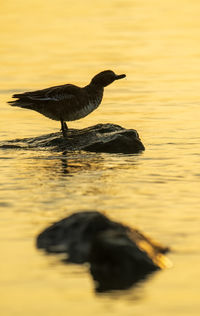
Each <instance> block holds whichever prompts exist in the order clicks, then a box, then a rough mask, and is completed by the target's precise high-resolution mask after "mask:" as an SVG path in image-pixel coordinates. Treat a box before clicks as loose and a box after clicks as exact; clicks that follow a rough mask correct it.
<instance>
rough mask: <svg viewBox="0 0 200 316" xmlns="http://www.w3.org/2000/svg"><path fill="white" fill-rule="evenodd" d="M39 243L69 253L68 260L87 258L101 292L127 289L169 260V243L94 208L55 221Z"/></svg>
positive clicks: (38, 240)
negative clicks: (154, 238)
mask: <svg viewBox="0 0 200 316" xmlns="http://www.w3.org/2000/svg"><path fill="white" fill-rule="evenodd" d="M36 245H37V248H39V249H44V250H45V251H46V252H48V253H64V254H66V260H64V261H65V262H66V263H67V262H71V263H79V264H81V263H85V262H88V263H89V264H90V272H91V275H92V277H93V279H94V280H95V282H96V285H97V286H96V291H98V292H104V291H109V290H119V289H127V288H129V287H131V286H133V285H134V284H136V283H137V282H138V281H140V280H143V279H145V278H146V277H147V276H148V275H149V274H150V273H152V272H154V271H156V270H159V269H163V268H165V267H167V266H168V264H169V261H168V259H167V258H166V257H165V255H164V254H165V253H166V252H167V251H168V250H169V249H168V248H167V247H163V246H162V245H160V244H159V243H157V242H155V241H152V240H151V239H150V238H149V237H147V236H145V235H144V234H142V233H141V232H140V231H138V230H137V229H133V228H130V227H128V226H125V225H123V224H120V223H117V222H114V221H111V220H110V219H109V218H107V217H106V216H105V215H103V214H102V213H99V212H95V211H94V212H92V211H90V212H78V213H74V214H72V215H71V216H69V217H66V218H64V219H62V220H61V221H58V222H56V223H54V224H53V225H51V226H50V227H48V228H46V229H45V230H44V231H43V232H42V233H40V234H39V236H38V237H37V242H36Z"/></svg>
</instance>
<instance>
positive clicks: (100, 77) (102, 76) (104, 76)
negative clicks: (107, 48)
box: [90, 70, 126, 87]
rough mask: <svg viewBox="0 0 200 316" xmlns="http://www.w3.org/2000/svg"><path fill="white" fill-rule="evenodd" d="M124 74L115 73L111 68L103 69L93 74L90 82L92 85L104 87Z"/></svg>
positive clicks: (123, 76)
mask: <svg viewBox="0 0 200 316" xmlns="http://www.w3.org/2000/svg"><path fill="white" fill-rule="evenodd" d="M125 77H126V75H124V74H123V75H116V74H115V73H114V72H113V71H112V70H105V71H102V72H100V73H99V74H97V75H96V76H94V78H92V80H91V83H90V84H93V85H97V86H101V87H106V86H108V85H109V84H111V83H112V82H113V81H115V80H119V79H122V78H125Z"/></svg>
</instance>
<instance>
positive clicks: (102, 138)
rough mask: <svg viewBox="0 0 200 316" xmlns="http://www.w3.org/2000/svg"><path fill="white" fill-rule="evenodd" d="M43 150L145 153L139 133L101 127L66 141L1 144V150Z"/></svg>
mask: <svg viewBox="0 0 200 316" xmlns="http://www.w3.org/2000/svg"><path fill="white" fill-rule="evenodd" d="M44 147H45V148H49V149H51V150H54V151H76V150H85V151H91V152H105V153H124V154H134V153H138V152H140V151H142V150H144V149H145V148H144V145H143V144H142V142H141V140H140V138H139V135H138V133H137V131H136V130H134V129H124V128H122V127H121V126H119V125H114V124H98V125H94V126H91V127H87V128H83V129H80V130H78V129H69V130H68V134H67V138H63V136H62V133H52V134H47V135H42V136H39V137H34V138H23V139H15V140H9V141H5V142H1V143H0V148H13V149H20V148H22V149H26V148H27V149H28V148H44Z"/></svg>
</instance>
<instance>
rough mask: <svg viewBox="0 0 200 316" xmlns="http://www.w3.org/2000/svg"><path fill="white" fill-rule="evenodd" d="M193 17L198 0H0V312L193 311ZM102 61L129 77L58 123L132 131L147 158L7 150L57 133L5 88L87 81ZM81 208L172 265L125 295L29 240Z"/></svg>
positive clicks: (196, 88)
mask: <svg viewBox="0 0 200 316" xmlns="http://www.w3.org/2000/svg"><path fill="white" fill-rule="evenodd" d="M199 12H200V3H199V1H195V0H191V1H186V0H182V1H180V0H178V1H172V0H168V1H164V0H163V1H162V0H141V1H134V0H130V1H122V0H121V1H117V0H110V1H105V0H101V1H98V0H93V1H89V0H88V1H79V0H78V1H71V0H69V1H64V0H58V1H52V0H48V1H39V0H34V1H33V0H29V1H23V0H18V1H12V0H7V1H3V2H2V3H1V11H0V17H1V18H0V29H1V31H0V38H1V47H0V68H1V79H0V80H1V84H0V96H1V106H0V113H1V115H0V159H1V164H0V183H1V186H0V208H1V212H0V223H1V228H0V243H1V260H0V271H1V276H0V297H1V302H0V314H1V315H3V316H18V315H20V316H25V315H28V316H33V315H34V316H35V315H37V316H45V315H48V316H55V315H59V316H64V315H71V314H72V315H87V316H90V315H105V316H107V315H115V316H121V315H127V316H128V315H130V316H132V315H149V316H150V315H152V316H161V315H163V316H177V315H181V316H188V315H192V316H193V315H199V313H200V301H199V292H200V282H199V279H200V273H199V269H198V264H197V262H199V240H200V230H199V220H200V215H199V204H200V203H199V202H200V201H199V180H200V172H199V162H200V151H199V134H200V127H199V103H200V62H199V57H200V41H199V37H200V19H199ZM106 69H112V70H113V71H115V72H116V73H119V74H124V73H125V74H126V76H127V77H126V79H123V80H119V81H118V82H116V83H114V84H112V85H110V86H109V87H107V88H106V90H105V94H104V99H103V102H102V104H101V105H100V107H99V108H98V109H97V110H96V111H94V112H93V113H91V114H90V115H88V116H87V117H85V118H83V119H81V120H79V121H74V122H69V124H68V126H69V128H84V127H87V126H92V125H95V124H98V123H114V124H119V125H120V126H123V127H124V128H133V129H136V130H137V131H138V133H139V135H140V138H141V140H142V142H143V144H144V145H145V148H146V150H145V151H144V152H143V153H140V154H137V155H123V154H106V153H104V154H102V153H97V154H96V153H89V152H83V151H82V152H78V153H77V152H76V153H73V152H72V153H68V154H67V155H63V154H62V153H60V152H56V153H55V152H51V151H50V150H48V149H43V150H41V149H40V148H37V149H34V150H33V149H32V150H28V149H27V148H26V149H24V150H23V149H16V148H15V149H14V148H6V149H5V146H3V144H5V141H7V140H12V139H16V138H18V139H22V138H29V137H36V136H40V135H44V134H50V133H56V132H58V131H59V128H60V126H59V124H58V122H56V121H53V120H50V119H48V118H46V117H44V116H42V115H40V114H38V113H36V112H34V111H30V110H25V109H21V108H16V107H15V108H14V107H11V106H9V105H8V104H7V103H6V102H7V101H11V97H12V95H13V94H14V93H22V92H25V91H31V90H37V89H43V88H47V87H50V86H54V85H61V84H65V83H73V84H76V85H78V86H84V85H86V84H88V83H89V81H90V80H91V78H92V77H93V76H94V75H95V74H97V73H98V72H100V71H103V70H106ZM21 144H22V145H23V142H21ZM81 210H96V211H99V212H104V213H105V214H106V215H107V216H109V218H111V219H112V220H115V221H119V222H122V223H126V224H127V225H130V226H133V227H137V228H139V229H140V230H141V231H142V232H144V233H146V234H147V235H149V236H151V237H152V238H153V239H155V240H158V241H159V242H161V243H162V244H164V245H166V246H169V247H170V248H171V249H172V251H171V253H169V254H168V259H166V260H169V262H172V263H173V266H172V267H171V268H170V269H166V270H163V271H160V272H159V273H157V274H154V275H152V276H151V277H150V278H149V279H148V280H146V281H145V282H143V283H140V284H139V285H138V286H137V287H135V288H131V289H129V290H127V291H123V292H113V293H105V294H103V295H97V294H95V292H94V283H93V281H92V278H91V276H90V275H89V273H88V266H87V265H86V266H85V265H84V266H81V265H80V266H78V265H72V264H71V265H66V264H64V263H63V262H62V261H61V260H60V259H61V258H60V257H59V256H56V255H49V256H47V255H45V253H43V252H41V251H39V250H37V249H36V247H35V240H36V237H37V235H38V234H39V233H40V232H41V231H42V230H43V229H45V228H46V227H47V226H49V225H51V224H52V222H56V221H58V220H60V219H62V218H63V217H66V216H68V215H70V214H72V213H73V212H77V211H81ZM170 265H171V264H170ZM116 298H117V299H116Z"/></svg>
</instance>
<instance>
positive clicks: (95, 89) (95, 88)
mask: <svg viewBox="0 0 200 316" xmlns="http://www.w3.org/2000/svg"><path fill="white" fill-rule="evenodd" d="M84 89H85V90H86V91H87V92H88V93H103V90H104V87H102V86H100V85H97V84H93V83H90V84H88V85H87V86H85V87H84Z"/></svg>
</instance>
